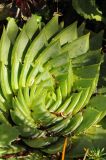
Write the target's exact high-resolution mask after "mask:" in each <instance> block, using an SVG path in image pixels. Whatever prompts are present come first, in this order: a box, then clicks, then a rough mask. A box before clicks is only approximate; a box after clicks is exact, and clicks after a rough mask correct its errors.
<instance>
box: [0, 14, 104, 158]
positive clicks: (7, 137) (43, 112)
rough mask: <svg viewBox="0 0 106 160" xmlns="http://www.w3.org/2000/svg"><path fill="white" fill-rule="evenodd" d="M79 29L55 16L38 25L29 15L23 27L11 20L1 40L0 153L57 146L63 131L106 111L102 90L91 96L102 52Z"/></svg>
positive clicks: (74, 131)
mask: <svg viewBox="0 0 106 160" xmlns="http://www.w3.org/2000/svg"><path fill="white" fill-rule="evenodd" d="M80 30H81V28H78V29H77V23H76V22H74V23H73V24H71V25H70V26H68V27H67V28H62V27H61V25H59V23H58V16H54V17H53V18H52V19H51V21H50V22H48V24H46V25H45V26H42V22H41V19H40V17H38V16H37V15H33V16H32V17H31V18H30V19H29V21H28V22H27V23H26V24H25V25H24V26H23V28H22V29H20V28H18V26H17V25H16V23H15V20H14V19H13V18H11V19H10V20H9V22H8V25H7V27H6V29H5V28H4V30H3V34H2V37H1V40H0V155H1V156H2V155H5V154H7V153H8V154H11V153H17V152H20V151H24V150H25V146H28V147H31V148H36V149H39V150H40V151H43V152H45V153H48V154H55V153H57V152H61V151H62V148H63V144H64V139H65V137H70V136H72V135H79V134H80V133H81V134H82V133H85V132H86V131H87V130H88V129H89V128H90V127H91V126H92V125H95V124H96V123H97V122H99V121H100V120H101V119H102V118H103V117H104V116H105V115H106V110H105V104H106V97H105V96H101V97H100V96H99V100H98V98H95V97H94V98H92V99H91V101H90V102H89V100H90V98H91V96H92V94H93V93H94V92H95V90H96V87H97V82H98V78H99V72H100V65H101V63H102V61H103V55H102V54H101V50H100V49H96V50H93V49H92V50H91V49H90V45H89V44H90V43H89V36H90V34H89V33H87V34H86V35H82V36H78V33H79V32H80ZM90 42H91V40H90ZM92 43H93V41H92ZM97 48H98V47H97ZM96 101H97V103H96ZM101 101H103V102H104V105H103V106H101V105H102V103H101ZM88 102H89V103H88ZM97 104H98V105H97ZM100 106H101V108H100ZM69 139H70V138H69ZM19 140H20V141H23V143H24V145H19V144H17V142H18V141H19Z"/></svg>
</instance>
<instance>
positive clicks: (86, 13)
mask: <svg viewBox="0 0 106 160" xmlns="http://www.w3.org/2000/svg"><path fill="white" fill-rule="evenodd" d="M72 5H73V8H74V9H75V10H76V12H77V13H78V14H80V15H81V16H83V17H84V18H85V19H95V20H97V21H101V20H102V12H101V11H99V9H98V7H97V5H96V0H86V1H85V0H72Z"/></svg>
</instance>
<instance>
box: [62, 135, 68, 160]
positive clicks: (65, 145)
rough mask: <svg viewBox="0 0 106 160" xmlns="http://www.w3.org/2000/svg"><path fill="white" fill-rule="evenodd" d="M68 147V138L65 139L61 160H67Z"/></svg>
mask: <svg viewBox="0 0 106 160" xmlns="http://www.w3.org/2000/svg"><path fill="white" fill-rule="evenodd" d="M66 147H67V138H65V141H64V146H63V151H62V159H61V160H65V152H66Z"/></svg>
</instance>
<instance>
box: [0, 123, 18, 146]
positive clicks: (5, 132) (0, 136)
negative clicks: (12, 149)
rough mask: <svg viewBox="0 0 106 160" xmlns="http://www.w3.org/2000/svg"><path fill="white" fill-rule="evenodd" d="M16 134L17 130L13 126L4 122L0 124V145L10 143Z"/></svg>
mask: <svg viewBox="0 0 106 160" xmlns="http://www.w3.org/2000/svg"><path fill="white" fill-rule="evenodd" d="M18 136H19V132H18V130H17V129H16V128H15V127H11V126H8V125H6V124H1V125H0V147H5V146H8V145H10V144H11V142H13V141H14V140H15V139H16V138H18Z"/></svg>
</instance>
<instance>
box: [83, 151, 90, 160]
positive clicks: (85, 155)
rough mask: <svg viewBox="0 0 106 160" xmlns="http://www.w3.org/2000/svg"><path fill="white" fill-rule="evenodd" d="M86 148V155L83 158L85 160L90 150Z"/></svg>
mask: <svg viewBox="0 0 106 160" xmlns="http://www.w3.org/2000/svg"><path fill="white" fill-rule="evenodd" d="M84 150H85V155H84V158H83V160H86V157H87V155H88V152H89V149H86V148H85V149H84Z"/></svg>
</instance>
